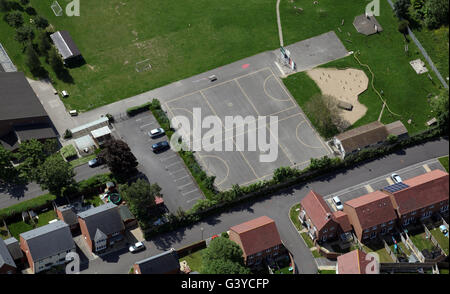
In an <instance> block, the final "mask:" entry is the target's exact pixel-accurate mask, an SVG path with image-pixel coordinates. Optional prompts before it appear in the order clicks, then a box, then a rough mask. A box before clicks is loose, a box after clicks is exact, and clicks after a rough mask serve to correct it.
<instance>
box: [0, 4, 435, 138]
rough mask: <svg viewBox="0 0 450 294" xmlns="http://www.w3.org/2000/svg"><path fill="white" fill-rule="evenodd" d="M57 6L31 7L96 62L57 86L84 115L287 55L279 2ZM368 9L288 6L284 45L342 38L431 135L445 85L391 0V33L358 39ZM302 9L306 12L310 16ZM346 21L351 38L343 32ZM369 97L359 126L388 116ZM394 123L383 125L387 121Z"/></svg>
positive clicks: (6, 33)
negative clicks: (433, 108) (269, 55)
mask: <svg viewBox="0 0 450 294" xmlns="http://www.w3.org/2000/svg"><path fill="white" fill-rule="evenodd" d="M52 2H53V0H31V3H32V5H33V7H34V8H35V9H36V10H37V12H38V14H40V15H43V16H45V17H46V18H47V19H48V20H49V21H50V23H51V24H52V25H53V27H54V28H55V29H56V30H60V29H65V30H68V31H69V32H70V34H71V35H72V37H73V39H74V41H75V42H76V44H77V46H78V47H79V49H80V51H81V52H82V54H83V56H84V58H85V60H86V64H85V65H83V66H81V67H79V68H74V69H71V70H70V74H71V75H72V77H73V79H74V83H73V84H69V83H63V82H61V81H57V83H56V84H55V87H56V88H57V89H58V90H63V89H64V90H67V91H68V92H69V93H70V97H68V98H66V99H64V103H65V104H66V106H67V107H68V108H70V109H77V110H79V111H86V110H89V109H92V108H96V107H99V106H101V105H105V104H109V103H111V102H114V101H118V100H120V99H124V98H127V97H130V96H132V95H136V94H139V93H142V92H144V91H148V90H151V89H154V88H157V87H160V86H163V85H166V84H168V83H170V82H174V81H177V80H180V79H183V78H187V77H190V76H192V75H195V74H199V73H202V72H205V71H207V70H210V69H213V68H216V67H218V66H221V65H225V64H229V63H231V62H233V61H237V60H240V59H242V58H245V57H248V56H252V55H255V54H257V53H260V52H263V51H266V50H271V49H276V48H277V47H279V40H278V31H277V23H276V14H275V2H274V1H272V0H247V1H241V0H229V1H226V2H224V1H220V0H185V1H183V3H182V4H181V3H179V2H176V1H165V0H151V1H144V0H135V1H130V0H97V1H85V2H83V3H82V4H81V16H79V17H66V16H62V17H56V16H55V15H54V14H53V12H52V11H51V9H50V3H52ZM366 4H367V1H366V0H354V1H335V0H321V1H319V3H318V4H316V5H315V4H313V1H301V0H293V1H288V0H284V1H282V2H281V6H280V13H281V18H282V25H283V37H284V43H285V45H288V44H292V43H294V42H298V41H301V40H304V39H307V38H310V37H313V36H316V35H319V34H322V33H325V32H328V31H330V30H335V31H336V33H337V34H338V36H339V37H340V38H341V40H342V41H343V42H344V43H345V46H346V47H347V49H348V50H353V51H356V50H359V51H360V52H361V56H360V57H361V60H362V61H363V62H364V63H368V64H369V65H370V66H371V67H373V70H374V72H375V75H376V78H375V86H376V87H377V89H383V90H384V92H385V97H386V98H387V99H388V101H389V102H390V107H391V108H392V109H393V111H396V112H400V113H401V114H402V116H403V117H402V120H403V121H406V120H408V119H409V118H410V117H412V119H413V121H414V124H413V125H411V126H408V128H409V129H410V131H416V130H420V129H423V128H424V125H423V123H424V122H425V121H426V120H427V118H428V116H429V106H428V105H427V104H426V99H425V97H426V95H428V93H430V92H432V93H435V89H436V86H434V85H433V84H431V82H430V81H429V80H428V79H427V77H426V76H425V75H421V76H418V75H416V74H415V73H414V71H413V70H412V68H411V67H410V66H409V64H408V61H409V60H410V59H412V58H413V57H414V58H416V57H417V56H419V55H418V54H417V53H416V50H415V48H414V46H413V45H410V50H411V51H412V56H411V57H406V56H405V53H404V51H403V46H404V44H403V37H402V36H401V35H400V34H399V33H398V32H397V21H396V20H395V19H394V17H393V16H392V12H391V8H390V7H389V6H388V4H387V2H386V1H385V0H383V1H381V9H382V10H384V11H389V13H382V14H381V16H380V17H379V19H378V20H379V22H380V23H381V25H382V26H383V29H384V31H383V32H382V33H381V34H379V35H375V36H370V37H365V36H363V35H359V34H357V33H356V31H355V29H354V27H353V25H352V22H353V19H354V17H355V16H356V15H358V14H361V13H362V12H363V11H364V7H365V6H366ZM294 6H297V7H302V8H303V12H301V13H299V12H298V10H296V9H294ZM131 16H132V17H131ZM0 17H3V15H0ZM342 20H344V21H345V23H344V26H343V27H342V33H341V32H339V31H338V30H337V28H338V26H340V24H341V21H342ZM347 32H350V33H351V36H350V37H349V36H348V35H347ZM0 35H1V36H2V44H3V45H4V46H5V47H6V49H7V51H8V53H9V54H10V55H11V59H12V60H13V61H14V62H15V64H16V65H17V67H18V68H19V70H24V61H23V56H22V53H21V51H22V48H21V46H20V45H19V44H18V43H17V42H16V41H14V40H13V35H14V30H13V29H12V28H10V27H8V26H7V24H6V23H5V22H3V21H1V22H0ZM345 39H349V40H351V42H352V43H348V42H347V41H345ZM144 59H150V63H151V65H152V69H151V70H150V71H146V72H141V73H138V72H136V70H135V64H136V62H138V61H142V60H144ZM349 64H350V65H352V66H353V64H352V62H350V61H349ZM25 71H26V70H25ZM368 92H369V93H368V94H367V95H363V96H364V97H363V98H362V102H363V103H364V104H366V105H368V106H369V108H370V111H369V113H368V115H366V117H364V118H363V119H362V120H361V122H358V123H359V124H362V123H364V122H370V121H373V120H374V118H376V117H378V112H379V110H380V109H381V103H380V102H379V100H377V99H373V98H374V96H373V94H370V91H368ZM366 96H367V97H366ZM411 99H414V103H411ZM394 119H396V118H395V117H389V116H387V115H385V116H383V122H390V121H393V120H394Z"/></svg>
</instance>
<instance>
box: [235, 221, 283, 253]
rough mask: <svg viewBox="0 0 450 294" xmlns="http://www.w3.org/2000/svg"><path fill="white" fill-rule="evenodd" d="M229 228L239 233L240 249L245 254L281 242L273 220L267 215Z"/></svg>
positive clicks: (256, 251)
mask: <svg viewBox="0 0 450 294" xmlns="http://www.w3.org/2000/svg"><path fill="white" fill-rule="evenodd" d="M230 230H231V231H234V232H236V233H237V234H238V235H239V238H240V239H241V243H242V251H244V253H245V254H246V255H247V256H249V255H252V254H255V253H258V252H261V251H264V250H266V249H268V248H272V247H274V246H276V245H280V244H282V243H281V238H280V234H279V233H278V229H277V226H276V225H275V222H274V221H273V220H272V219H271V218H269V217H267V216H261V217H258V218H256V219H253V220H251V221H248V222H245V223H242V224H240V225H237V226H234V227H231V228H230Z"/></svg>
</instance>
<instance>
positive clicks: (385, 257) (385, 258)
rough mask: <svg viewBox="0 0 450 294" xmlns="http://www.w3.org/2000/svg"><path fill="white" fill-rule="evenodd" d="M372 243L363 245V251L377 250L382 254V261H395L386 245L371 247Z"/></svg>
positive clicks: (376, 251)
mask: <svg viewBox="0 0 450 294" xmlns="http://www.w3.org/2000/svg"><path fill="white" fill-rule="evenodd" d="M371 247H372V245H370V244H369V245H363V251H364V252H366V253H369V252H375V253H377V254H378V255H379V256H380V262H394V261H393V260H392V258H391V256H390V255H389V254H388V252H387V251H386V249H385V248H384V247H382V248H380V247H379V246H376V247H373V248H371Z"/></svg>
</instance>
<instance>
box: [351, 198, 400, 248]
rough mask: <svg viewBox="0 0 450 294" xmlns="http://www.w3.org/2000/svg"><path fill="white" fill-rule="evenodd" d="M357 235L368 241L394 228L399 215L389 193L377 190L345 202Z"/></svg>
mask: <svg viewBox="0 0 450 294" xmlns="http://www.w3.org/2000/svg"><path fill="white" fill-rule="evenodd" d="M344 212H345V213H346V214H347V215H348V219H349V221H350V224H351V225H352V227H353V231H354V232H355V234H356V237H357V238H358V240H360V241H366V240H369V239H373V238H376V237H377V236H379V235H384V234H386V233H388V232H390V231H392V230H393V229H394V225H395V222H396V220H397V215H396V213H395V209H394V207H393V205H392V202H391V199H390V197H389V195H387V194H385V193H383V192H381V191H375V192H372V193H369V194H366V195H364V196H361V197H358V198H355V199H352V200H349V201H347V202H345V203H344Z"/></svg>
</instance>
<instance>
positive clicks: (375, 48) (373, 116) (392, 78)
mask: <svg viewBox="0 0 450 294" xmlns="http://www.w3.org/2000/svg"><path fill="white" fill-rule="evenodd" d="M286 2H287V1H286ZM329 2H330V1H320V5H323V6H328V8H329V9H328V10H326V11H325V12H324V14H325V15H326V16H325V17H321V13H320V12H318V11H314V10H317V9H314V8H313V9H310V10H309V12H308V13H309V14H307V13H305V14H304V15H303V16H302V17H303V18H304V19H306V15H308V18H307V19H308V21H310V22H311V24H310V25H309V26H317V27H321V26H328V28H329V29H334V30H335V32H336V34H337V35H338V37H339V38H340V39H341V41H342V42H343V43H344V45H345V47H346V48H347V50H349V51H354V52H359V53H360V54H358V55H357V57H358V58H359V60H360V61H361V62H362V63H363V64H367V65H369V66H370V68H371V70H372V72H373V73H374V75H375V79H374V86H375V88H376V89H377V90H378V91H381V90H383V92H384V94H383V98H384V99H386V101H387V103H388V106H389V108H390V109H391V110H392V111H393V112H394V113H397V114H399V115H400V116H395V115H392V114H390V113H389V112H388V111H387V110H386V109H385V111H384V113H383V116H382V119H381V121H382V122H383V123H390V122H393V121H395V120H398V119H400V120H401V121H402V122H403V123H404V124H405V126H406V127H407V128H408V131H409V132H410V133H415V132H417V131H420V130H424V129H425V128H426V126H425V122H426V121H428V120H429V119H431V118H432V117H433V115H432V113H431V108H430V105H429V103H428V101H427V96H431V95H436V94H437V93H438V89H439V87H440V84H439V83H438V81H437V78H436V76H435V75H434V73H432V72H431V73H430V74H431V76H432V77H433V81H430V80H429V79H428V77H427V75H417V74H416V73H415V71H414V70H413V69H412V67H411V66H410V65H409V61H411V60H413V59H416V58H423V57H422V56H421V54H420V52H419V50H418V49H417V47H415V45H414V44H413V43H411V42H410V43H409V54H408V55H407V54H406V53H405V51H404V45H405V41H404V37H403V36H402V35H401V34H400V33H399V32H398V31H397V26H398V22H397V19H396V18H395V17H394V16H393V13H392V12H391V8H390V6H389V5H388V3H387V1H385V0H382V1H381V2H380V4H381V8H380V9H381V10H384V11H388V12H389V13H382V14H381V15H380V16H379V17H377V20H378V21H379V22H380V24H381V25H382V27H383V32H381V33H379V34H376V35H372V36H368V37H367V36H364V35H361V34H358V33H357V32H356V30H355V29H354V27H353V24H352V22H353V19H354V17H355V16H356V15H357V14H358V13H359V12H360V11H363V10H362V9H360V7H359V6H358V5H356V4H355V1H352V2H351V3H352V5H350V4H349V3H350V2H348V1H333V3H334V5H333V8H335V9H330V8H331V4H329ZM311 3H312V2H311ZM309 5H312V4H309V2H308V3H304V4H303V3H302V6H301V7H303V8H304V7H307V8H308V6H309ZM323 6H322V7H323ZM311 10H312V11H311ZM342 19H344V20H345V22H344V26H343V27H342V32H339V31H338V30H337V27H338V26H339V25H340V23H341V20H342ZM301 27H302V29H305V30H306V27H308V26H306V27H305V26H301ZM284 28H285V25H284V23H283V30H284ZM347 32H350V36H348V34H347ZM288 40H290V39H289V38H288ZM346 40H349V41H351V43H350V42H348V41H346ZM323 67H335V68H349V67H351V68H357V69H362V70H364V71H365V72H366V75H367V76H368V77H369V79H370V80H372V77H371V75H370V72H369V70H368V69H367V68H366V67H363V66H361V65H359V63H358V62H357V61H356V60H355V58H354V57H353V56H348V57H346V58H343V59H340V60H337V61H334V62H331V63H329V64H326V65H323ZM296 80H297V81H296ZM284 83H285V85H286V86H287V88H288V89H289V91H290V92H291V93H292V95H293V96H294V97H295V98H296V100H297V101H301V102H303V103H304V102H305V101H307V100H308V99H309V98H311V93H312V91H311V90H314V88H313V87H311V85H310V82H309V81H308V80H307V79H305V74H303V73H299V74H295V75H292V76H289V77H288V78H286V79H284ZM369 86H370V84H369ZM304 89H305V90H304ZM303 91H305V94H303V93H302V92H303ZM359 100H360V102H361V103H363V104H364V105H366V106H367V107H368V111H367V113H366V115H365V116H364V117H362V118H361V119H360V120H358V121H357V122H356V123H355V124H354V125H353V127H356V126H361V125H364V124H367V123H370V122H372V121H375V120H377V119H378V116H379V114H380V111H381V108H382V102H381V100H380V99H379V97H378V96H377V95H376V93H375V91H374V90H373V89H372V88H370V87H369V89H368V90H367V91H365V92H364V93H363V94H361V95H360V98H359ZM299 104H301V103H299ZM300 106H301V105H300ZM309 118H310V120H313V119H312V118H311V117H309ZM410 118H411V119H412V123H411V124H408V123H407V121H408V119H410Z"/></svg>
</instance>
